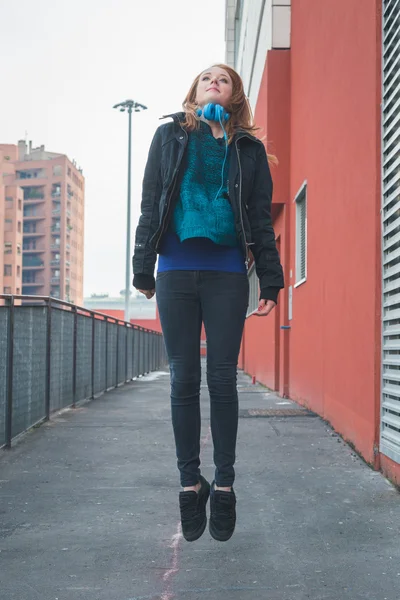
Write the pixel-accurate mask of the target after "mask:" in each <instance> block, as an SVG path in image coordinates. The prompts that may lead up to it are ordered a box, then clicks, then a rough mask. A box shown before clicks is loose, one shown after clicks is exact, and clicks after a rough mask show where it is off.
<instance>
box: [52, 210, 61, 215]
mask: <svg viewBox="0 0 400 600" xmlns="http://www.w3.org/2000/svg"><path fill="white" fill-rule="evenodd" d="M52 215H53V217H56V216H58V215H61V208H54V209H53V210H52Z"/></svg>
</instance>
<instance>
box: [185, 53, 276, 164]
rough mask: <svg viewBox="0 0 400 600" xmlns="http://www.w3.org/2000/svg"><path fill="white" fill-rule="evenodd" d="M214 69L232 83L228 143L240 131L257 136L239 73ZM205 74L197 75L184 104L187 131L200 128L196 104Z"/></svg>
mask: <svg viewBox="0 0 400 600" xmlns="http://www.w3.org/2000/svg"><path fill="white" fill-rule="evenodd" d="M212 67H216V68H218V69H223V70H224V71H226V72H227V73H228V75H229V77H230V78H231V81H232V96H231V99H230V101H229V104H228V105H227V106H224V108H225V109H226V111H227V112H228V113H229V114H230V118H229V120H228V121H226V122H225V123H224V127H225V130H226V133H227V136H228V143H229V144H230V143H231V142H232V140H233V136H234V135H235V133H236V132H237V131H238V130H242V131H246V133H249V134H250V135H254V136H255V135H256V133H257V132H258V131H259V130H260V127H257V126H256V125H255V124H254V118H253V113H252V110H251V107H250V103H249V101H248V99H247V96H246V94H245V93H244V87H243V81H242V78H241V77H240V75H239V73H237V72H236V71H235V70H234V69H232V67H229V66H228V65H224V64H217V65H212ZM212 67H211V68H212ZM203 73H204V71H202V72H201V73H199V75H197V77H196V78H195V80H194V81H193V83H192V85H191V87H190V89H189V91H188V93H187V95H186V98H185V99H184V101H183V104H182V107H183V110H184V112H185V120H184V121H183V123H182V126H183V127H184V128H185V129H187V131H194V130H195V129H198V128H199V121H200V119H199V117H198V116H197V114H196V110H197V108H198V106H197V104H196V93H197V86H198V83H199V81H200V77H201V75H202V74H203ZM267 156H268V160H269V162H271V163H277V162H278V161H277V159H276V157H275V156H273V155H270V154H268V155H267Z"/></svg>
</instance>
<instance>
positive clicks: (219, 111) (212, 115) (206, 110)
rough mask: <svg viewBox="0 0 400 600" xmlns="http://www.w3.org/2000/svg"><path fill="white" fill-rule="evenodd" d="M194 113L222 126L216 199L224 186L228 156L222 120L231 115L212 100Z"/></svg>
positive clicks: (226, 137) (226, 138) (226, 139)
mask: <svg viewBox="0 0 400 600" xmlns="http://www.w3.org/2000/svg"><path fill="white" fill-rule="evenodd" d="M196 114H197V116H198V117H201V115H204V118H205V119H207V121H218V122H219V123H220V125H221V127H222V131H223V132H224V138H225V158H224V162H223V163H222V170H221V187H220V188H219V190H218V192H217V194H216V196H215V199H216V198H218V196H219V193H220V191H221V190H222V188H223V186H224V170H225V163H226V159H227V156H228V136H227V134H226V131H225V127H224V124H223V121H228V119H229V117H230V116H231V115H230V114H229V113H228V112H226V111H225V109H224V107H223V106H221V105H220V104H213V103H212V102H210V103H209V104H206V105H205V106H204V107H203V109H201V108H198V109H197V110H196Z"/></svg>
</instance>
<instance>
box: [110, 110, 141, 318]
mask: <svg viewBox="0 0 400 600" xmlns="http://www.w3.org/2000/svg"><path fill="white" fill-rule="evenodd" d="M113 108H119V110H120V111H121V112H125V111H128V116H129V120H128V128H129V129H128V202H127V217H126V220H127V222H126V265H125V267H126V271H125V321H128V323H129V301H130V287H131V285H130V279H131V162H132V110H134V111H135V112H140V111H141V110H146V109H147V106H144V105H143V104H140V103H139V102H135V100H125V102H120V103H119V104H115V105H114V106H113Z"/></svg>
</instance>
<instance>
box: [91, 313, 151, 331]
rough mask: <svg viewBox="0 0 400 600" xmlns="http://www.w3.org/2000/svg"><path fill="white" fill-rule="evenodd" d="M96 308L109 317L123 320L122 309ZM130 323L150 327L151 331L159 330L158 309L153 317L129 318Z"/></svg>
mask: <svg viewBox="0 0 400 600" xmlns="http://www.w3.org/2000/svg"><path fill="white" fill-rule="evenodd" d="M96 310H97V311H98V312H100V313H103V314H105V315H109V316H110V317H114V318H115V319H120V320H121V321H125V311H124V310H114V309H112V308H98V309H96ZM131 323H134V324H135V325H139V326H140V327H145V328H146V329H151V330H152V331H158V332H161V324H160V319H159V317H158V311H157V312H156V318H155V319H131Z"/></svg>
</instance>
